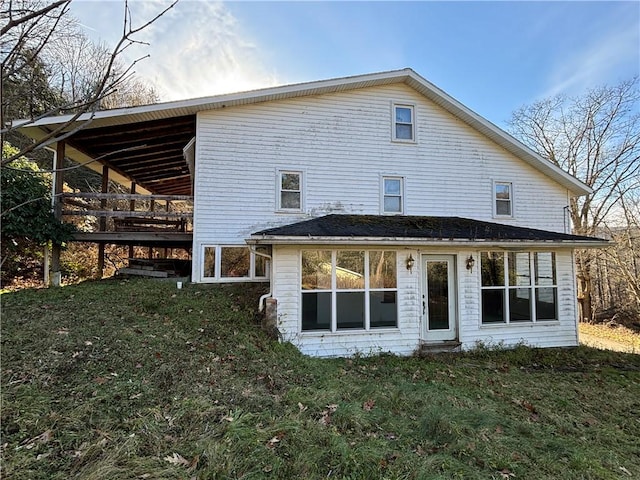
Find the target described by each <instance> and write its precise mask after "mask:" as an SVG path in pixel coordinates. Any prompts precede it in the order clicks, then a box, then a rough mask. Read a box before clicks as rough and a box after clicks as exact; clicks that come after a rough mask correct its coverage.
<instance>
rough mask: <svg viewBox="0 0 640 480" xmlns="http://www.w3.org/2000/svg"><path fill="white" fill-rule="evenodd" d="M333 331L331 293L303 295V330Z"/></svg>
mask: <svg viewBox="0 0 640 480" xmlns="http://www.w3.org/2000/svg"><path fill="white" fill-rule="evenodd" d="M330 329H331V292H318V293H315V292H311V293H307V292H305V293H303V294H302V330H330Z"/></svg>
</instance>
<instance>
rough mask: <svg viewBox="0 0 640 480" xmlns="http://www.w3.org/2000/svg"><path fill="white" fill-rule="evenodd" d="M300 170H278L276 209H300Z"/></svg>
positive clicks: (290, 210) (296, 210)
mask: <svg viewBox="0 0 640 480" xmlns="http://www.w3.org/2000/svg"><path fill="white" fill-rule="evenodd" d="M302 180H303V179H302V172H296V171H289V170H279V171H278V207H277V208H278V210H280V211H285V212H300V211H301V210H302Z"/></svg>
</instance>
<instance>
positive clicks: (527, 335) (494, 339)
mask: <svg viewBox="0 0 640 480" xmlns="http://www.w3.org/2000/svg"><path fill="white" fill-rule="evenodd" d="M305 248H308V247H305ZM319 248H323V247H319ZM324 248H327V249H330V248H332V247H331V246H325V247H324ZM363 248H365V247H363ZM366 248H370V247H366ZM397 252H398V257H397V259H398V260H397V261H398V270H397V272H398V328H397V329H384V330H381V331H369V332H365V331H360V332H357V331H349V332H335V333H320V332H304V333H302V332H301V327H300V325H301V323H300V311H301V306H300V298H301V293H300V247H296V246H287V247H284V246H275V247H274V257H273V259H274V286H275V288H274V290H273V296H274V297H275V298H277V300H278V305H277V315H278V328H279V330H280V332H281V334H282V337H283V340H284V341H288V342H291V343H293V344H294V345H295V346H296V347H298V348H299V349H300V350H301V351H302V352H303V353H305V354H308V355H313V356H320V357H335V356H350V355H354V354H363V355H368V354H377V353H383V352H389V353H393V354H397V355H410V354H412V353H413V352H415V351H416V349H417V348H418V346H419V345H420V341H421V340H423V337H422V335H423V318H422V307H421V301H422V300H421V298H422V297H421V295H422V283H421V282H422V278H423V272H422V262H421V261H416V264H415V267H414V269H413V272H409V271H407V269H406V268H405V267H404V265H405V262H406V258H407V256H408V255H409V254H411V255H413V257H414V258H416V259H420V258H421V255H440V254H443V253H445V252H446V253H448V254H454V255H456V265H457V269H456V287H457V288H456V290H457V292H458V298H457V321H458V335H459V340H460V342H461V343H462V348H463V349H467V350H468V349H473V348H475V347H476V346H477V345H478V342H481V343H483V344H485V345H487V346H498V345H503V346H505V347H509V346H515V345H517V344H520V343H523V344H526V345H530V346H536V347H560V346H575V345H577V338H578V337H577V330H576V328H577V323H576V318H577V317H576V310H575V292H574V288H573V285H574V283H575V282H574V276H573V266H572V265H573V259H572V255H571V252H570V251H569V250H560V251H556V272H557V273H556V274H557V277H558V284H559V285H560V286H559V287H558V314H559V320H557V321H545V322H537V323H518V324H511V325H506V324H500V325H482V321H481V307H480V298H481V296H480V267H479V261H476V266H475V267H474V269H473V272H470V271H468V270H467V269H466V266H465V265H466V264H465V260H466V258H468V256H469V255H473V256H474V258H476V259H479V258H480V252H478V251H473V250H457V251H450V250H445V249H420V250H406V249H399V250H397Z"/></svg>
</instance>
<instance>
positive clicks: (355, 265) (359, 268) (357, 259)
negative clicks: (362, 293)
mask: <svg viewBox="0 0 640 480" xmlns="http://www.w3.org/2000/svg"><path fill="white" fill-rule="evenodd" d="M336 286H337V288H338V289H342V290H346V289H361V288H364V252H351V251H340V252H338V253H337V255H336Z"/></svg>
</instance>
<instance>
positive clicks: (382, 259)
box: [369, 252, 396, 288]
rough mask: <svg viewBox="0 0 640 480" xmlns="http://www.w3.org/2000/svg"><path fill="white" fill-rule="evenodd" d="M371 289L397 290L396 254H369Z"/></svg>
mask: <svg viewBox="0 0 640 480" xmlns="http://www.w3.org/2000/svg"><path fill="white" fill-rule="evenodd" d="M369 287H370V288H396V252H369Z"/></svg>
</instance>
